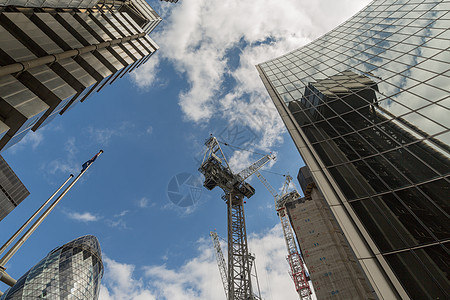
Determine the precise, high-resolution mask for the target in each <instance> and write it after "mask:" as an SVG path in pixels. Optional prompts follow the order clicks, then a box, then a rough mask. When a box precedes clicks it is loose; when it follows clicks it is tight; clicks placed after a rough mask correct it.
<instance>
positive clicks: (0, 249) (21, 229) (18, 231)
mask: <svg viewBox="0 0 450 300" xmlns="http://www.w3.org/2000/svg"><path fill="white" fill-rule="evenodd" d="M72 177H73V174H70V176H69V178H67V180H66V181H65V182H64V183H63V184H62V185H61V186H60V187H59V188H58V189H57V190H56V192H54V193H53V195H51V196H50V198H48V199H47V201H45V203H44V204H42V205H41V207H39V209H38V210H36V212H35V213H34V214H33V215H32V216H31V217H30V218H29V219H28V220H27V221H26V222H25V223H24V224H23V225H22V227H20V228H19V230H17V232H16V233H14V234H13V235H12V236H11V238H10V239H9V240H8V241H7V242H6V243H5V244H4V245H3V246H2V247H1V248H0V255H1V254H2V253H3V252H4V251H5V250H6V248H8V247H9V246H10V245H11V244H12V242H13V241H14V240H15V239H16V238H17V237H18V236H19V235H20V234H21V233H22V231H23V230H24V229H25V227H27V226H28V225H29V224H30V223H31V221H33V219H34V218H35V217H36V216H37V215H38V214H39V213H40V212H41V211H42V209H44V207H46V206H47V204H48V203H49V202H50V201H51V200H52V199H53V197H55V196H56V194H58V193H59V191H60V190H61V189H62V188H63V187H64V186H65V185H66V184H67V182H68V181H69V180H70V179H72Z"/></svg>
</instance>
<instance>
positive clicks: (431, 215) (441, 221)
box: [396, 188, 450, 240]
mask: <svg viewBox="0 0 450 300" xmlns="http://www.w3.org/2000/svg"><path fill="white" fill-rule="evenodd" d="M396 194H397V195H398V196H399V197H400V199H402V201H403V203H405V204H406V205H407V206H408V207H409V208H410V209H411V210H412V212H413V213H414V214H415V215H416V216H417V217H418V218H419V219H420V220H421V221H422V222H423V223H424V224H425V226H426V227H427V228H428V229H429V230H430V231H431V232H432V233H433V234H434V235H435V236H436V237H437V238H438V239H442V240H444V239H448V238H450V220H449V218H448V217H447V216H445V214H444V213H443V212H442V211H440V210H439V209H438V208H437V207H436V206H435V205H434V204H433V203H430V202H429V200H427V199H426V198H425V197H424V196H423V195H422V194H421V193H420V192H419V191H418V190H416V188H411V189H407V190H402V191H398V192H396Z"/></svg>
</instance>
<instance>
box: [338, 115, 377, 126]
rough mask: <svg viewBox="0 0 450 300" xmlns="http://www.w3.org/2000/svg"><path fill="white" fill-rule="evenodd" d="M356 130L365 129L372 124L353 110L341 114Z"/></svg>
mask: <svg viewBox="0 0 450 300" xmlns="http://www.w3.org/2000/svg"><path fill="white" fill-rule="evenodd" d="M341 117H342V119H344V120H345V121H346V122H347V123H348V124H349V125H350V126H352V127H353V129H354V130H359V129H364V128H366V127H367V126H370V125H371V124H370V123H369V122H368V121H367V120H366V119H364V118H363V117H362V116H361V115H360V114H358V113H357V112H351V113H349V114H345V115H342V116H341Z"/></svg>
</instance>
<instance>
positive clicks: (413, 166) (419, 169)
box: [384, 149, 437, 183]
mask: <svg viewBox="0 0 450 300" xmlns="http://www.w3.org/2000/svg"><path fill="white" fill-rule="evenodd" d="M384 156H385V157H386V158H387V159H388V160H389V161H390V162H391V163H392V164H393V165H395V166H396V167H397V169H399V170H400V171H401V172H402V173H403V175H405V176H406V177H407V178H409V179H410V180H411V181H412V182H414V183H419V182H421V181H426V180H430V179H432V178H434V177H436V176H437V174H436V173H434V172H433V171H432V170H431V169H430V168H428V167H427V166H426V165H425V164H423V163H422V162H420V161H419V160H418V159H417V158H416V157H414V156H413V155H412V154H410V153H409V152H408V151H406V150H405V149H397V150H394V151H391V152H388V153H385V154H384Z"/></svg>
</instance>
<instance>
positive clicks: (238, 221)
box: [199, 136, 275, 300]
mask: <svg viewBox="0 0 450 300" xmlns="http://www.w3.org/2000/svg"><path fill="white" fill-rule="evenodd" d="M205 145H206V147H207V150H206V152H205V155H204V157H203V162H202V165H201V166H200V168H199V171H200V173H202V174H203V175H204V176H205V181H204V183H203V186H204V187H206V188H207V189H208V190H212V189H214V188H215V187H216V186H218V187H219V188H221V189H222V190H223V191H224V195H223V196H222V199H223V200H224V201H225V202H226V204H227V226H228V299H230V300H231V299H233V300H248V299H253V298H254V296H253V292H252V285H251V274H250V271H251V261H250V257H249V254H248V245H247V232H246V228H245V215H244V197H247V198H250V197H251V196H253V195H254V193H255V189H254V188H253V187H252V186H251V185H250V184H248V183H247V182H245V179H247V178H248V177H250V176H251V175H252V174H253V173H255V172H257V170H258V169H260V168H261V167H262V166H264V164H266V163H267V162H269V161H270V160H271V159H275V158H274V156H272V155H266V156H264V157H262V158H261V159H259V160H258V161H257V162H255V163H253V164H252V165H251V166H249V167H248V168H246V169H244V170H243V171H241V172H240V173H239V174H233V172H232V171H231V169H230V166H229V164H228V162H227V160H226V157H225V155H224V153H223V151H222V149H221V148H220V144H219V141H218V140H217V139H216V138H215V137H213V136H211V137H210V138H209V139H208V140H207V141H206V142H205Z"/></svg>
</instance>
